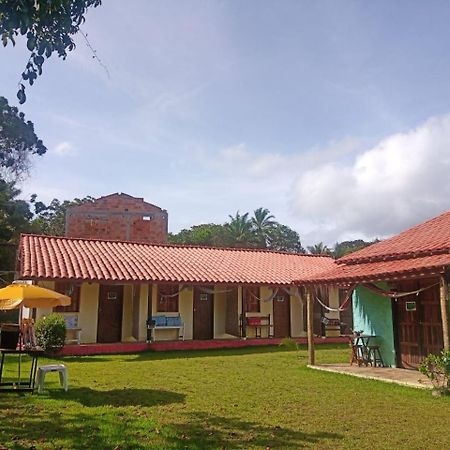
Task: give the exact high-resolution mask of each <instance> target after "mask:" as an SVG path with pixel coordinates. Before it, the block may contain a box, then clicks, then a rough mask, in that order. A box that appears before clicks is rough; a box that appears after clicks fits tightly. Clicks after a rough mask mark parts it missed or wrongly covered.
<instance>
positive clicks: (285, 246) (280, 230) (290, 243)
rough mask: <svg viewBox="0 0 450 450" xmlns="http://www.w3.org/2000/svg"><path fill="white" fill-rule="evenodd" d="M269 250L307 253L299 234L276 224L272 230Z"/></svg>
mask: <svg viewBox="0 0 450 450" xmlns="http://www.w3.org/2000/svg"><path fill="white" fill-rule="evenodd" d="M268 248H269V249H271V250H277V251H282V252H292V253H305V249H304V248H303V247H302V243H301V242H300V236H299V234H298V233H297V232H296V231H294V230H293V229H292V228H289V227H288V226H286V225H282V224H281V223H275V224H274V226H273V227H272V229H271V230H270V232H269V242H268Z"/></svg>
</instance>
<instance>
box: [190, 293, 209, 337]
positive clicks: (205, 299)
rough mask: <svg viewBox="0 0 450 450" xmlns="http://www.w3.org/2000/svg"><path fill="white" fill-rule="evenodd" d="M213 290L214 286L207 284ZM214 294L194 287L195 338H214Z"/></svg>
mask: <svg viewBox="0 0 450 450" xmlns="http://www.w3.org/2000/svg"><path fill="white" fill-rule="evenodd" d="M205 288H206V289H208V290H212V289H213V288H214V286H205ZM213 302H214V294H209V293H207V292H204V291H203V290H201V289H200V288H194V324H193V327H194V329H193V337H194V339H212V338H213V337H214V324H213V319H214V317H213V314H214V303H213Z"/></svg>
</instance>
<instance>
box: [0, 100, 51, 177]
mask: <svg viewBox="0 0 450 450" xmlns="http://www.w3.org/2000/svg"><path fill="white" fill-rule="evenodd" d="M46 151H47V148H46V147H45V145H44V144H43V143H42V141H41V140H40V139H38V137H37V136H36V134H35V132H34V125H33V122H31V121H29V120H28V121H25V114H24V113H22V112H19V110H18V109H17V108H16V107H14V106H10V105H9V104H8V101H7V100H6V98H4V97H0V176H3V177H4V178H7V177H8V176H13V177H15V178H17V177H19V176H20V175H22V174H23V173H25V172H26V171H27V169H28V167H29V158H30V156H31V155H39V156H40V155H43V154H44V153H45V152H46Z"/></svg>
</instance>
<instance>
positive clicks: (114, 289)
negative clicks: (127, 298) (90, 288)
mask: <svg viewBox="0 0 450 450" xmlns="http://www.w3.org/2000/svg"><path fill="white" fill-rule="evenodd" d="M122 311H123V286H121V285H100V295H99V303H98V322H97V342H101V343H109V342H120V341H121V338H122Z"/></svg>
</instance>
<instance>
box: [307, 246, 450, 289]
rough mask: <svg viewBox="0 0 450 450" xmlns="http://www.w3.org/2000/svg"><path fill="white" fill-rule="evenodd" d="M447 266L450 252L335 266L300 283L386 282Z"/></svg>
mask: <svg viewBox="0 0 450 450" xmlns="http://www.w3.org/2000/svg"><path fill="white" fill-rule="evenodd" d="M449 265H450V251H449V252H447V253H446V254H440V255H431V256H422V257H419V258H409V259H391V260H387V261H375V262H367V263H360V264H358V263H356V264H340V265H336V266H335V267H334V269H331V270H330V271H324V272H322V273H319V274H317V275H313V276H312V277H309V278H308V279H306V280H305V279H303V280H300V282H301V283H304V284H352V283H359V282H373V281H382V280H385V281H388V280H394V279H401V278H411V277H415V276H431V275H436V274H438V273H443V272H444V271H445V267H446V266H449Z"/></svg>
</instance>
